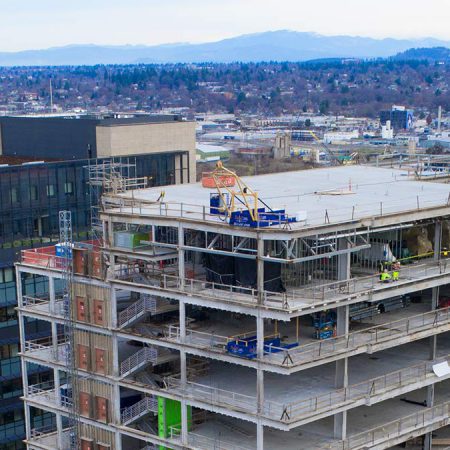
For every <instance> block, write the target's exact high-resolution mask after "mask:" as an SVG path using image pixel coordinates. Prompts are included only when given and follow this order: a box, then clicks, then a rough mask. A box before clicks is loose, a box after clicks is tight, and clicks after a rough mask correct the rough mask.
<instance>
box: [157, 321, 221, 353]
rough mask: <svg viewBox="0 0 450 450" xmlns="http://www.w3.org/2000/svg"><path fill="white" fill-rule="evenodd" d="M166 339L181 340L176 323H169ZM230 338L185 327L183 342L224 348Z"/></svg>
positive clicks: (205, 346)
mask: <svg viewBox="0 0 450 450" xmlns="http://www.w3.org/2000/svg"><path fill="white" fill-rule="evenodd" d="M165 337H166V338H167V339H171V340H174V341H176V342H181V334H180V327H179V326H178V325H169V326H168V327H167V334H166V336H165ZM229 340H230V338H228V337H226V336H221V335H218V334H214V333H206V332H203V331H195V330H191V329H189V328H188V329H186V336H185V340H184V342H185V343H186V344H193V345H195V346H197V347H202V348H214V347H216V348H224V347H225V346H226V345H227V343H228V342H229Z"/></svg>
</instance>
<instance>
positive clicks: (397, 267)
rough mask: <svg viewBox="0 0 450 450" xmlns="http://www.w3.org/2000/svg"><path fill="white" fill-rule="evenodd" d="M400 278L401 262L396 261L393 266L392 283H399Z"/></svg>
mask: <svg viewBox="0 0 450 450" xmlns="http://www.w3.org/2000/svg"><path fill="white" fill-rule="evenodd" d="M399 277H400V261H395V262H394V263H393V264H392V281H398V279H399Z"/></svg>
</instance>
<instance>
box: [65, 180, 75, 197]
mask: <svg viewBox="0 0 450 450" xmlns="http://www.w3.org/2000/svg"><path fill="white" fill-rule="evenodd" d="M64 194H66V195H72V194H73V183H72V182H71V181H68V182H67V183H64Z"/></svg>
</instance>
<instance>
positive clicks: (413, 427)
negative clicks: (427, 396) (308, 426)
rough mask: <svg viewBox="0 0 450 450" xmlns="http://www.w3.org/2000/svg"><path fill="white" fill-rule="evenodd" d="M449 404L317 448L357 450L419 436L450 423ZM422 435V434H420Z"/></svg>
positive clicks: (427, 409)
mask: <svg viewBox="0 0 450 450" xmlns="http://www.w3.org/2000/svg"><path fill="white" fill-rule="evenodd" d="M449 417H450V402H445V403H442V404H439V405H436V406H433V407H431V408H426V409H424V410H421V411H419V412H417V413H415V414H411V415H409V416H406V417H401V418H399V419H398V420H394V421H392V422H389V423H386V424H383V425H382V426H379V427H376V428H372V429H371V430H368V431H364V432H362V433H358V434H354V435H352V436H350V437H348V438H347V439H345V440H344V441H340V442H330V443H325V444H322V445H321V446H319V447H318V448H320V449H323V450H325V449H333V450H358V449H365V448H372V447H374V446H375V445H381V444H383V443H384V442H387V441H389V440H392V439H396V438H401V437H402V436H403V435H405V436H406V435H408V436H409V434H410V433H411V432H413V431H416V432H417V434H419V433H420V432H421V431H423V429H425V428H426V427H430V426H431V427H432V426H433V425H435V424H439V426H445V424H448V423H450V418H449ZM421 434H423V433H421Z"/></svg>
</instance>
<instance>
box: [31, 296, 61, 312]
mask: <svg viewBox="0 0 450 450" xmlns="http://www.w3.org/2000/svg"><path fill="white" fill-rule="evenodd" d="M22 304H23V307H24V308H29V309H30V310H36V311H40V312H45V313H48V314H55V315H57V316H60V315H63V307H64V306H63V305H64V302H63V297H62V295H60V294H58V295H56V296H55V302H54V303H53V307H52V303H51V301H50V299H49V296H48V295H46V296H43V297H31V296H29V295H24V296H22Z"/></svg>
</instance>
